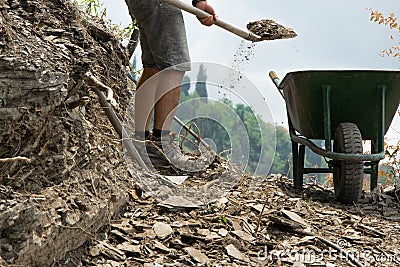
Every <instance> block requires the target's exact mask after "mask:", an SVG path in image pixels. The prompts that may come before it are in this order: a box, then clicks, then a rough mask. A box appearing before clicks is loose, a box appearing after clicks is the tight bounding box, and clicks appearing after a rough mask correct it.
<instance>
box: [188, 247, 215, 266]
mask: <svg viewBox="0 0 400 267" xmlns="http://www.w3.org/2000/svg"><path fill="white" fill-rule="evenodd" d="M185 251H186V253H187V254H189V255H190V257H191V258H192V259H193V260H195V261H197V262H198V263H201V264H207V263H208V262H209V259H208V257H207V256H206V255H205V254H204V253H202V252H201V251H200V250H198V249H195V248H193V247H188V248H185Z"/></svg>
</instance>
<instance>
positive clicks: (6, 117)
mask: <svg viewBox="0 0 400 267" xmlns="http://www.w3.org/2000/svg"><path fill="white" fill-rule="evenodd" d="M128 58H129V56H128V53H127V52H126V49H125V48H124V47H122V45H121V42H120V40H119V39H118V38H117V37H116V36H115V35H114V34H113V33H112V32H111V31H110V30H109V29H108V27H107V26H106V25H105V23H104V22H102V21H99V20H97V19H95V18H92V17H90V16H88V15H85V13H83V12H81V11H79V10H78V9H77V8H76V7H75V6H74V5H72V4H71V3H70V1H68V0H53V1H38V0H8V1H5V0H0V69H1V72H0V129H1V135H0V144H1V146H0V159H8V160H7V161H0V263H1V266H348V265H350V266H351V265H356V266H396V265H398V264H399V263H400V251H399V248H398V243H399V239H400V237H399V234H400V226H399V221H400V214H399V208H400V203H399V198H400V193H399V189H398V188H394V187H393V188H386V189H383V188H381V187H379V188H377V189H376V190H375V191H374V192H371V193H364V194H363V198H362V199H361V201H360V203H359V204H356V205H349V206H344V205H340V204H339V203H338V202H336V201H335V199H334V197H333V194H332V189H331V188H323V187H321V186H319V185H315V184H307V185H306V186H305V188H304V190H303V191H296V190H294V189H293V188H292V186H291V181H290V180H289V179H287V178H285V177H283V176H281V175H271V176H269V177H258V178H257V180H258V181H260V182H261V184H260V186H257V187H255V188H250V187H249V184H251V181H253V180H254V179H255V178H252V177H248V176H246V175H244V174H243V173H241V172H240V171H237V170H236V169H235V168H233V167H232V166H230V165H229V164H228V163H227V162H225V161H224V160H222V159H219V158H216V159H215V160H214V162H213V164H211V165H210V166H209V168H207V169H206V170H202V171H198V172H196V173H192V174H190V175H189V177H187V180H186V181H185V182H184V183H183V184H181V185H177V184H173V183H172V184H171V183H170V182H169V180H168V178H166V177H165V176H161V175H157V174H155V173H151V172H144V171H143V170H141V169H140V168H139V167H137V166H136V165H130V164H127V162H126V161H125V158H124V153H123V149H122V146H121V141H120V139H119V138H118V135H117V134H116V132H115V130H114V129H113V127H112V126H111V124H110V122H109V121H108V119H107V117H106V116H105V114H104V112H103V110H102V108H101V107H100V105H99V103H98V98H97V95H96V94H95V93H93V90H92V89H93V87H95V86H96V85H94V84H93V83H92V82H91V80H90V79H89V78H88V77H95V78H96V79H97V80H98V81H101V82H102V83H104V84H105V85H107V86H109V87H110V88H112V89H113V93H114V98H115V100H116V104H117V105H115V106H114V107H113V110H115V112H116V114H117V115H118V116H119V117H120V118H123V117H124V114H125V110H126V108H127V106H128V103H129V101H130V100H131V99H132V97H133V93H132V90H131V89H129V86H128V81H127V79H126V77H127V71H126V66H127V65H128ZM128 166H129V168H128ZM221 176H223V177H227V180H229V182H232V181H234V186H233V188H231V189H230V190H228V192H227V193H226V194H224V195H221V194H216V195H215V196H216V197H214V198H212V199H210V198H209V199H208V200H204V199H203V200H202V199H201V198H198V199H196V201H193V202H190V203H187V202H184V201H183V200H182V197H185V195H183V194H181V195H179V194H178V196H177V197H176V198H168V194H165V197H163V198H162V199H160V198H157V199H155V198H154V197H153V196H152V195H151V194H150V193H151V192H149V190H147V189H148V187H146V186H149V185H150V186H151V185H153V186H154V183H155V187H157V185H158V184H157V183H159V187H160V188H164V187H163V186H165V183H167V184H168V186H167V188H169V189H168V190H171V191H168V192H174V193H177V192H179V188H182V187H184V188H186V189H187V190H186V191H185V192H189V193H190V194H192V193H193V192H192V191H193V190H192V191H191V190H190V189H193V188H194V191H195V190H197V189H198V188H199V189H201V190H203V191H197V192H194V193H193V194H195V193H197V195H201V194H205V193H207V192H210V191H212V189H214V188H215V185H216V183H215V180H217V178H219V177H221ZM232 179H233V180H232ZM143 181H151V183H148V184H146V183H145V185H146V186H142V187H140V186H139V185H138V184H142V185H143ZM140 182H141V183H140ZM224 182H225V180H224ZM196 186H198V187H196ZM165 192H166V191H164V193H165ZM199 192H201V194H199ZM217 193H219V192H217ZM159 196H160V194H158V197H159ZM346 253H347V254H346Z"/></svg>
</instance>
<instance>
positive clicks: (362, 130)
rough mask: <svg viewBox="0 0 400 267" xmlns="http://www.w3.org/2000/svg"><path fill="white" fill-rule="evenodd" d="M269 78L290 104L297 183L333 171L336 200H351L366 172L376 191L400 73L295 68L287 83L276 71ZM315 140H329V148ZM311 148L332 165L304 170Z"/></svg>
mask: <svg viewBox="0 0 400 267" xmlns="http://www.w3.org/2000/svg"><path fill="white" fill-rule="evenodd" d="M269 76H270V78H271V79H272V81H273V83H274V84H275V85H276V87H277V88H278V90H279V92H280V94H281V95H282V97H283V98H284V100H285V103H286V109H287V115H288V124H289V134H290V139H291V142H292V157H293V161H292V164H293V183H294V187H295V188H298V189H301V188H302V186H303V175H304V174H309V173H332V174H333V183H334V192H335V197H336V199H337V200H338V201H340V202H341V203H346V204H351V203H355V202H357V201H358V199H359V198H360V195H361V193H362V184H363V176H364V173H367V174H370V189H371V190H372V189H374V188H375V187H376V186H377V184H378V166H379V161H380V160H382V159H383V158H384V157H385V148H384V135H385V134H386V132H387V130H388V129H389V127H390V124H391V122H392V120H393V117H394V115H395V113H396V110H397V108H398V106H399V103H400V71H374V70H321V71H320V70H317V71H296V72H290V73H288V74H287V75H286V76H285V77H284V79H283V80H282V81H280V80H279V78H278V76H277V75H276V74H275V72H273V71H271V72H270V73H269ZM313 140H324V141H325V142H322V143H324V145H325V147H320V146H318V145H316V144H315V143H316V142H314V141H313ZM364 140H369V141H371V153H370V154H364V153H363V141H364ZM306 147H308V148H309V149H310V150H311V151H313V152H314V153H316V154H318V155H320V156H323V157H325V159H326V160H327V163H328V167H327V168H321V167H317V168H305V167H304V156H305V148H306Z"/></svg>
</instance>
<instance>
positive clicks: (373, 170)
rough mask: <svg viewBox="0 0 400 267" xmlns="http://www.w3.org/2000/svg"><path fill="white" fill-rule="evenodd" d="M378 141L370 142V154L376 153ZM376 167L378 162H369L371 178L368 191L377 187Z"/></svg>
mask: <svg viewBox="0 0 400 267" xmlns="http://www.w3.org/2000/svg"><path fill="white" fill-rule="evenodd" d="M378 150H379V149H378V140H371V153H378ZM378 167H379V161H372V162H371V178H370V190H371V191H372V190H374V188H375V187H377V186H378Z"/></svg>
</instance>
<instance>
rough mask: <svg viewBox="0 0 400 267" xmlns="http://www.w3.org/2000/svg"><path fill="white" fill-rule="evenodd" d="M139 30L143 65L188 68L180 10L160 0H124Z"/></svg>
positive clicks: (188, 58) (177, 68)
mask: <svg viewBox="0 0 400 267" xmlns="http://www.w3.org/2000/svg"><path fill="white" fill-rule="evenodd" d="M125 2H126V4H127V5H128V8H129V12H130V14H131V16H132V17H133V18H135V19H136V22H137V24H138V27H139V31H140V46H141V48H142V63H143V67H149V68H155V69H158V70H163V69H173V70H179V71H189V70H190V56H189V49H188V44H187V39H186V30H185V23H184V21H183V15H182V11H181V10H180V9H179V8H176V7H174V6H171V5H169V4H167V3H164V2H160V0H125Z"/></svg>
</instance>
